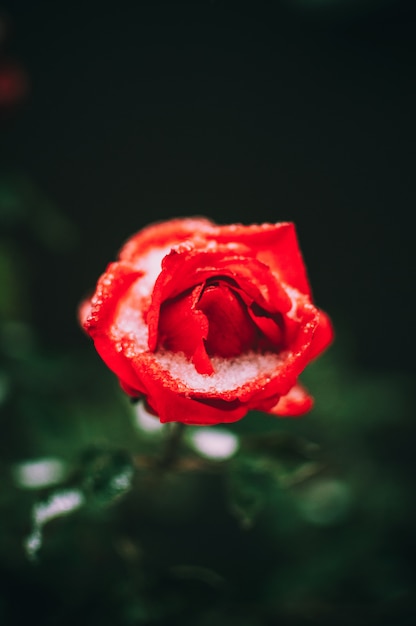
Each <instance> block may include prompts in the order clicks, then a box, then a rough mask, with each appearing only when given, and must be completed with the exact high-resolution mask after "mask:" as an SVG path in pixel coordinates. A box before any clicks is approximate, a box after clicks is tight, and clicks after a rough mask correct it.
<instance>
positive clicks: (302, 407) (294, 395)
mask: <svg viewBox="0 0 416 626" xmlns="http://www.w3.org/2000/svg"><path fill="white" fill-rule="evenodd" d="M312 406H313V398H312V397H311V396H310V395H309V394H308V392H307V391H306V389H305V388H304V387H302V385H300V384H299V383H296V385H294V386H293V387H292V389H291V390H290V391H289V393H287V394H286V395H285V396H282V397H281V398H280V400H279V402H278V403H277V404H276V406H275V407H273V408H272V409H271V410H270V411H269V413H272V414H273V415H279V416H281V417H297V416H298V415H303V414H304V413H307V412H308V411H310V410H311V408H312Z"/></svg>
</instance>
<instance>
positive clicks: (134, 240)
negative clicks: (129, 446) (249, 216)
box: [79, 218, 333, 425]
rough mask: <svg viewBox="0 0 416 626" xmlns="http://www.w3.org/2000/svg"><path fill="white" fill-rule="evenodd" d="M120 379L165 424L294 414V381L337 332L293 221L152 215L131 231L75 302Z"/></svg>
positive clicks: (297, 397) (308, 402) (299, 398)
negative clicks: (313, 283)
mask: <svg viewBox="0 0 416 626" xmlns="http://www.w3.org/2000/svg"><path fill="white" fill-rule="evenodd" d="M79 316H80V321H81V324H82V326H83V328H84V329H85V331H86V332H87V333H88V334H89V335H90V336H91V337H92V338H93V340H94V343H95V347H96V350H97V352H98V353H99V355H100V356H101V358H102V359H103V360H104V362H105V363H106V364H107V365H108V367H109V368H110V369H111V370H112V371H113V372H114V373H115V374H116V375H117V377H118V379H119V381H120V384H121V387H122V388H123V389H124V391H125V392H126V393H127V394H129V395H130V396H132V397H133V398H142V399H144V401H145V403H146V406H147V407H148V409H149V410H150V411H151V412H152V413H154V414H155V415H157V416H158V417H159V419H160V421H161V422H183V423H186V424H195V425H198V424H199V425H209V424H218V423H223V422H233V421H235V420H239V419H241V418H242V417H244V416H245V415H246V414H247V412H248V411H249V410H251V409H255V410H259V411H264V412H267V413H271V414H273V415H279V416H297V415H300V414H302V413H305V412H306V411H308V410H309V409H310V408H311V407H312V403H313V400H312V398H311V397H310V396H309V394H308V393H307V391H306V390H305V389H304V388H303V387H302V386H301V385H300V384H299V383H298V382H297V379H298V376H299V375H300V373H301V372H302V371H303V370H304V368H305V367H306V365H307V364H308V363H309V362H310V361H311V360H312V359H314V358H315V357H316V356H317V355H318V354H320V353H321V352H322V351H323V350H324V349H325V348H326V347H327V346H328V345H329V343H330V342H331V340H332V337H333V331H332V326H331V323H330V320H329V318H328V316H327V315H326V314H325V313H323V312H322V311H320V310H319V309H318V308H317V307H316V306H315V305H314V304H313V302H312V296H311V290H310V287H309V283H308V278H307V274H306V269H305V265H304V263H303V260H302V256H301V252H300V250H299V245H298V242H297V238H296V232H295V227H294V225H293V224H292V223H286V222H282V223H277V224H261V225H257V224H254V225H251V226H244V225H241V224H233V225H229V226H218V225H216V224H214V223H212V222H210V221H208V220H206V219H203V218H184V219H175V220H171V221H167V222H161V223H157V224H153V225H150V226H148V227H147V228H144V229H143V230H141V231H140V232H138V233H137V234H136V235H134V236H133V237H131V239H129V240H128V241H127V243H126V244H125V245H124V247H123V248H122V250H121V252H120V254H119V257H118V259H117V261H115V262H114V263H110V265H109V266H108V267H107V269H106V271H105V273H104V274H103V275H102V276H101V278H100V279H99V281H98V284H97V287H96V290H95V293H94V295H93V296H92V297H91V298H90V299H88V300H86V301H84V302H83V303H82V304H81V306H80V310H79Z"/></svg>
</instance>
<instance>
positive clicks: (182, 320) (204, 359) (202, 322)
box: [149, 285, 214, 374]
mask: <svg viewBox="0 0 416 626" xmlns="http://www.w3.org/2000/svg"><path fill="white" fill-rule="evenodd" d="M201 291H202V285H199V286H197V287H195V289H193V290H192V291H191V292H189V293H187V294H186V295H184V296H182V297H177V298H174V299H171V300H167V301H166V302H164V303H163V305H162V309H161V313H160V318H159V327H158V336H157V338H156V341H157V343H158V346H159V347H162V348H165V349H166V350H170V351H172V352H183V353H184V354H185V355H186V356H187V357H188V358H189V359H190V360H192V361H193V363H194V365H195V367H196V369H197V371H198V372H199V373H200V374H212V372H213V371H214V370H213V368H212V365H211V362H210V360H209V358H208V355H207V353H206V350H205V345H204V343H203V341H204V339H207V337H208V320H207V317H206V316H205V315H204V313H203V312H202V311H201V310H199V308H197V305H198V302H199V296H200V294H201ZM149 343H150V344H152V343H153V338H152V337H150V336H149Z"/></svg>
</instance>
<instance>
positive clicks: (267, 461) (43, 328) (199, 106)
mask: <svg viewBox="0 0 416 626" xmlns="http://www.w3.org/2000/svg"><path fill="white" fill-rule="evenodd" d="M415 26H416V8H415V5H414V3H413V2H411V1H404V0H276V1H275V2H270V3H236V4H234V3H227V2H221V1H220V0H206V1H203V2H175V1H171V2H160V1H158V0H155V1H154V2H149V3H146V2H143V3H141V2H138V3H130V4H128V3H125V5H124V4H123V3H122V4H120V3H118V4H112V3H105V2H101V3H98V2H94V1H93V2H89V3H81V2H71V3H50V2H42V1H41V2H36V3H34V2H29V1H23V0H13V1H11V0H6V1H3V2H2V4H1V5H0V133H1V137H0V285H1V286H0V315H1V331H0V353H1V359H2V360H1V369H0V407H1V409H2V417H1V424H2V437H1V441H0V453H1V459H0V469H1V472H2V475H3V480H2V482H3V486H2V492H1V495H0V508H1V511H2V513H1V516H0V518H1V521H0V532H1V534H0V568H1V570H0V574H1V578H2V592H1V593H2V594H3V595H2V596H0V623H2V624H3V623H4V624H5V625H7V626H8V625H9V624H20V623H26V620H27V617H28V615H30V616H31V619H32V622H33V623H39V624H42V625H45V626H49V625H52V624H60V625H66V624H73V622H74V621H75V620H76V621H77V623H78V624H84V623H85V624H87V623H88V624H91V623H95V622H97V623H101V624H112V626H114V625H118V624H120V625H124V624H126V625H129V624H157V625H162V624H176V623H181V624H185V626H186V625H187V624H192V625H196V626H199V625H201V626H205V624H207V625H208V624H211V623H212V622H213V621H215V622H216V623H217V624H218V625H221V624H227V625H231V626H232V625H233V624H238V625H239V626H240V625H242V626H245V625H246V624H247V625H252V624H256V625H257V624H259V625H261V626H263V625H274V624H276V623H279V624H283V625H286V624H288V625H290V626H292V625H296V624H300V625H303V624H305V625H315V624H316V625H319V626H321V625H326V624H328V625H332V624H334V623H338V624H341V626H342V625H343V624H350V623H351V622H354V623H355V624H363V625H368V624H386V625H390V624H395V625H399V624H403V625H404V624H409V625H410V624H413V623H414V622H415V619H416V611H415V609H414V606H413V599H412V595H413V592H414V591H415V585H414V583H415V576H414V567H413V560H414V557H415V539H414V531H413V529H414V523H415V507H414V504H413V478H414V471H415V461H414V443H413V442H414V437H415V434H416V433H415V426H414V422H413V413H414V411H413V371H414V353H415V350H416V345H415V333H414V332H412V328H413V326H414V324H413V315H414V313H413V307H412V286H413V284H414V271H413V269H414V263H413V247H414V232H413V228H412V226H413V221H414V207H415V200H416V186H415V183H414V169H415V140H416V120H415V113H414V112H415V110H416V82H415V80H416V79H415V75H416V74H415V62H416V41H415V36H414V33H415ZM187 215H205V216H207V217H209V218H211V219H213V220H215V221H217V222H219V223H228V222H244V223H251V222H263V221H270V222H275V221H281V220H290V221H294V222H295V223H296V226H297V230H298V235H299V239H300V243H301V247H302V250H303V254H304V257H305V261H306V264H307V267H308V271H309V276H310V280H311V284H312V287H313V291H314V296H315V300H316V302H317V304H318V305H319V306H320V307H322V308H323V309H325V310H326V311H328V312H329V313H330V315H331V316H332V318H333V320H334V324H335V327H336V330H337V341H336V343H335V344H334V346H333V347H332V348H331V350H330V351H329V352H328V354H327V355H325V356H324V357H323V358H322V359H321V360H320V361H318V362H317V363H316V364H313V366H311V368H310V369H309V370H308V371H307V372H306V373H305V378H304V380H305V384H307V385H308V386H309V388H310V389H311V391H312V394H313V395H314V396H315V398H316V406H315V408H314V410H313V411H312V413H311V414H310V415H309V416H308V417H306V418H304V419H302V420H298V421H290V420H287V421H286V420H274V421H271V420H270V418H265V417H264V416H260V415H251V416H249V417H248V418H246V419H245V420H243V421H242V422H241V423H238V424H235V425H233V426H232V427H230V428H228V429H223V432H222V435H224V436H228V435H230V434H231V435H232V436H233V437H234V438H235V439H234V442H235V449H233V450H234V451H233V452H232V454H231V453H230V458H229V459H228V458H227V459H222V460H221V461H218V460H213V459H212V458H211V457H209V460H208V461H207V458H206V456H204V454H203V452H202V451H201V449H200V448H198V445H197V443H195V441H194V439H193V438H192V437H193V435H192V433H191V434H190V435H189V437H188V438H187V439H185V440H184V442H183V444H182V448H181V454H183V455H184V458H185V459H188V461H187V462H186V463H185V466H186V467H185V469H183V471H182V470H181V471H179V472H173V471H169V472H167V474H164V475H163V476H159V475H158V476H157V478H155V477H154V476H153V474H152V472H151V471H150V470H149V468H148V467H147V465H146V463H147V461H146V458H147V456H149V455H150V457H151V456H152V455H157V454H159V452H160V450H161V449H162V448H163V437H164V435H166V433H163V432H161V431H160V430H158V431H148V430H146V426H144V425H143V424H144V423H142V422H140V419H139V418H138V413H137V409H136V408H132V406H130V404H129V403H128V401H127V399H126V398H124V397H123V396H122V395H121V393H120V392H119V390H118V386H117V383H116V381H114V379H113V376H112V375H111V374H110V373H109V372H107V370H106V368H105V367H104V365H103V364H102V363H101V362H100V360H99V358H98V357H97V355H96V354H95V352H94V350H93V347H92V344H90V343H89V341H88V340H87V339H86V337H85V336H84V335H83V334H82V332H81V331H80V329H79V327H78V324H77V320H76V309H77V305H78V302H79V301H80V299H82V298H83V297H84V296H85V295H86V294H87V293H88V292H89V291H90V289H92V288H93V287H94V285H95V282H96V279H97V277H98V276H99V274H100V273H101V272H102V271H103V270H104V268H105V266H106V265H107V263H108V262H109V261H111V260H112V259H113V258H114V257H115V255H116V253H117V251H118V249H119V248H120V246H121V245H122V243H123V242H124V241H125V240H126V239H127V238H128V237H129V236H130V235H131V234H132V233H133V232H135V231H137V230H138V229H139V228H141V227H142V226H144V225H146V224H147V223H149V222H152V221H155V220H159V219H167V218H170V217H176V216H187ZM139 416H140V414H139ZM220 430H221V429H220ZM228 431H231V433H230V432H228ZM220 434H221V433H220ZM186 468H188V469H186ZM120 477H121V478H120ZM155 481H156V482H155ZM22 598H24V602H23V601H22Z"/></svg>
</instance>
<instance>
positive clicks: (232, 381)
mask: <svg viewBox="0 0 416 626" xmlns="http://www.w3.org/2000/svg"><path fill="white" fill-rule="evenodd" d="M154 358H155V360H156V362H157V363H158V364H159V365H160V366H161V367H162V368H163V369H165V370H167V371H168V372H169V374H170V375H171V376H172V377H173V378H175V379H177V380H178V381H180V382H181V383H182V384H184V385H186V386H187V387H189V388H190V389H192V391H196V392H202V393H206V392H216V393H223V392H226V391H234V390H236V389H238V388H239V387H242V386H243V385H245V384H247V383H248V382H250V381H252V380H257V379H258V378H259V376H264V377H265V378H267V377H270V378H271V377H272V375H273V373H274V372H275V370H276V368H278V367H279V366H280V365H281V364H282V363H283V361H284V357H283V355H282V354H274V353H265V354H259V353H257V352H246V353H244V354H242V355H240V356H238V357H234V358H232V359H225V358H221V357H212V358H211V363H212V365H213V368H214V373H213V374H211V375H210V376H208V375H206V374H199V373H198V372H197V371H196V369H195V366H194V365H193V363H191V362H190V361H189V360H188V359H187V358H186V356H185V355H184V354H182V353H179V352H156V353H155V354H154Z"/></svg>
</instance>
